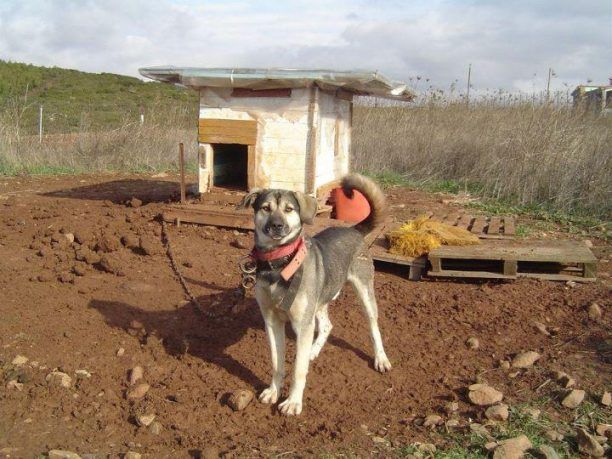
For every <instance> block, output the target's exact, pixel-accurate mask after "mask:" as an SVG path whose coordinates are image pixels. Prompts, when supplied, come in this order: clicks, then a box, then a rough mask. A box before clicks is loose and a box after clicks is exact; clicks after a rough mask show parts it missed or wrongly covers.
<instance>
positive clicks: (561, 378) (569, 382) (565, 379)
mask: <svg viewBox="0 0 612 459" xmlns="http://www.w3.org/2000/svg"><path fill="white" fill-rule="evenodd" d="M554 377H555V379H556V380H557V382H558V383H559V384H560V385H561V386H563V387H565V388H566V389H569V388H570V387H573V386H575V385H576V380H575V379H574V378H572V377H571V376H570V375H568V374H567V373H565V372H564V371H555V373H554Z"/></svg>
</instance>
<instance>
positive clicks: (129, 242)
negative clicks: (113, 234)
mask: <svg viewBox="0 0 612 459" xmlns="http://www.w3.org/2000/svg"><path fill="white" fill-rule="evenodd" d="M121 243H122V244H123V246H124V247H125V248H128V249H136V248H138V247H140V240H139V239H138V237H136V236H135V235H133V234H126V235H124V236H122V237H121Z"/></svg>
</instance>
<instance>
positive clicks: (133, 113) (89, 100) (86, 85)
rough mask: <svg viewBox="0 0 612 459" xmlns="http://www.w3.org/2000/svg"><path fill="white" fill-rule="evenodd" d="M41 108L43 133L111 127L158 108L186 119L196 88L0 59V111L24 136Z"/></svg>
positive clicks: (34, 128) (192, 112) (193, 107)
mask: <svg viewBox="0 0 612 459" xmlns="http://www.w3.org/2000/svg"><path fill="white" fill-rule="evenodd" d="M40 105H42V106H43V113H44V118H43V121H44V130H45V132H46V133H62V132H75V131H78V130H94V129H113V128H115V127H118V126H120V125H122V124H125V123H129V122H138V119H139V116H140V109H141V107H142V108H143V109H144V111H145V117H146V116H157V115H159V113H158V112H159V111H160V109H163V110H164V111H167V110H174V111H180V112H184V116H182V117H181V119H184V122H185V123H189V122H191V124H193V122H194V121H193V120H194V119H195V116H196V115H195V113H196V111H197V95H196V93H195V91H192V90H189V89H184V88H180V87H175V86H172V85H168V84H161V83H156V82H144V81H142V80H139V79H138V78H133V77H128V76H123V75H115V74H112V73H87V72H80V71H77V70H68V69H62V68H58V67H39V66H35V65H30V64H22V63H16V62H7V61H2V60H0V110H2V112H3V114H4V115H5V116H7V115H8V116H11V117H12V119H13V121H15V119H16V118H20V122H19V125H20V130H21V132H22V133H25V134H35V133H37V132H38V111H39V107H40Z"/></svg>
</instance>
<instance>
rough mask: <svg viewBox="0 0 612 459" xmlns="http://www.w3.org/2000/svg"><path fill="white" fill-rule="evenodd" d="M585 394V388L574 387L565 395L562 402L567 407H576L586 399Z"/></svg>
mask: <svg viewBox="0 0 612 459" xmlns="http://www.w3.org/2000/svg"><path fill="white" fill-rule="evenodd" d="M584 395H585V392H584V391H583V390H580V389H574V390H572V391H570V393H569V394H567V395H566V396H565V398H564V399H563V401H562V402H561V405H563V406H565V407H566V408H576V407H578V405H580V404H581V403H582V401H583V400H584Z"/></svg>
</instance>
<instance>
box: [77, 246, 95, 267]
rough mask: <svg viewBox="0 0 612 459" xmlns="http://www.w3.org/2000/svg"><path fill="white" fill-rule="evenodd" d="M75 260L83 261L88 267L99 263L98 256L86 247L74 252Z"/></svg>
mask: <svg viewBox="0 0 612 459" xmlns="http://www.w3.org/2000/svg"><path fill="white" fill-rule="evenodd" d="M75 258H76V259H77V260H78V261H84V262H85V263H87V264H88V265H95V264H96V263H100V255H98V254H97V253H96V252H94V251H92V250H90V249H88V248H87V247H81V248H80V249H78V250H77V251H76V252H75Z"/></svg>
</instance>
